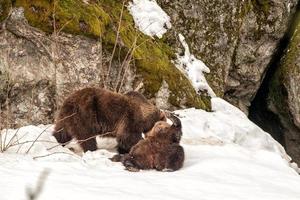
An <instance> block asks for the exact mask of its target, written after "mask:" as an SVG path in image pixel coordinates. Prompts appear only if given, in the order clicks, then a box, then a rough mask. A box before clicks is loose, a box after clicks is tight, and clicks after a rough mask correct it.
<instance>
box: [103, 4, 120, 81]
mask: <svg viewBox="0 0 300 200" xmlns="http://www.w3.org/2000/svg"><path fill="white" fill-rule="evenodd" d="M124 7H125V1H123V4H122V10H121V14H120V19H119V25H118V30H117V36H116V41H115V44H114V48H113V51H112V55H111V58H110V61H109V66H108V70H107V75H106V79H105V84H106V85H107V78H108V77H109V74H110V70H111V65H112V60H113V58H114V55H115V51H116V48H117V44H118V40H119V36H120V29H121V23H122V17H123V12H124Z"/></svg>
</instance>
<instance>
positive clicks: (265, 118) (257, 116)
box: [249, 1, 300, 147]
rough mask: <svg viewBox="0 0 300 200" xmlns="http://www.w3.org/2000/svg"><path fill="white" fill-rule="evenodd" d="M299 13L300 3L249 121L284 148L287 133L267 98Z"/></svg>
mask: <svg viewBox="0 0 300 200" xmlns="http://www.w3.org/2000/svg"><path fill="white" fill-rule="evenodd" d="M299 12H300V1H299V2H298V4H297V8H296V12H295V14H294V17H293V18H292V20H291V21H290V25H289V28H288V30H287V32H286V34H285V35H284V36H283V38H282V39H281V40H280V42H279V45H278V46H277V50H276V52H275V54H274V55H273V58H272V60H271V61H270V63H269V66H268V70H267V71H266V75H265V77H264V80H263V82H262V84H261V86H260V88H259V90H258V91H257V94H256V96H255V98H254V99H253V101H252V102H251V106H250V107H249V119H250V120H251V121H253V122H254V123H255V124H257V125H258V126H260V127H261V128H262V129H263V130H264V131H266V132H268V133H270V134H271V135H272V137H273V138H274V139H276V140H277V141H278V142H279V143H280V144H282V145H283V146H284V147H286V142H285V139H284V138H285V137H284V132H286V130H285V128H284V126H283V124H282V123H281V121H280V119H279V117H278V116H277V115H276V114H274V113H273V112H271V111H270V110H269V109H268V104H267V100H268V99H267V98H268V94H269V85H270V81H271V80H272V78H273V76H274V74H275V72H276V70H277V68H278V67H279V66H280V60H281V58H282V56H283V55H284V53H285V51H286V49H287V47H288V44H289V41H290V39H291V37H292V35H293V32H294V30H295V24H296V23H295V22H296V20H297V13H298V14H299Z"/></svg>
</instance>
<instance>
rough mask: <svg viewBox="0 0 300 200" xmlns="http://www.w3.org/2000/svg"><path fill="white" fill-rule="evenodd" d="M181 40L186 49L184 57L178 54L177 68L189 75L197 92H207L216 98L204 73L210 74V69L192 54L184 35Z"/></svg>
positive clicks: (180, 37) (180, 36)
mask: <svg viewBox="0 0 300 200" xmlns="http://www.w3.org/2000/svg"><path fill="white" fill-rule="evenodd" d="M179 40H180V42H181V44H182V46H183V47H184V55H183V56H180V55H178V54H177V61H176V66H177V68H178V69H179V70H180V71H181V72H183V73H184V74H186V75H187V77H188V78H189V79H190V81H191V83H192V85H193V86H194V88H195V90H196V91H197V92H200V91H207V93H208V95H209V96H211V97H215V96H216V94H215V93H214V91H213V90H212V89H211V87H210V86H209V84H208V83H207V81H206V79H205V76H204V73H210V70H209V68H208V67H207V66H206V65H205V64H204V63H203V62H202V61H201V60H199V59H197V58H196V57H195V56H194V55H192V54H191V53H190V49H189V46H188V44H187V43H186V41H185V38H184V37H183V35H181V34H179Z"/></svg>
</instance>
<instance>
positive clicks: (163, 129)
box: [146, 121, 171, 138]
mask: <svg viewBox="0 0 300 200" xmlns="http://www.w3.org/2000/svg"><path fill="white" fill-rule="evenodd" d="M170 127H171V125H170V124H168V123H167V122H165V121H158V122H156V123H155V124H154V126H153V128H152V129H151V130H150V131H149V132H148V133H147V134H146V138H147V137H158V136H163V135H164V134H167V132H168V130H169V129H170Z"/></svg>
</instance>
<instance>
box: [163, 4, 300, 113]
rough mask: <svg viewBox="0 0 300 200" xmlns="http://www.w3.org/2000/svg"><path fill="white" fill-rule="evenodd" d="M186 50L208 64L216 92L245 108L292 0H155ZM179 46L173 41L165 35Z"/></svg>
mask: <svg viewBox="0 0 300 200" xmlns="http://www.w3.org/2000/svg"><path fill="white" fill-rule="evenodd" d="M158 2H159V3H160V4H161V6H162V7H163V8H164V10H165V11H166V12H167V13H168V14H169V15H170V16H171V18H172V25H173V27H174V29H173V32H172V33H169V36H168V37H169V38H174V36H176V34H178V33H182V34H183V35H184V36H185V37H186V40H187V42H189V44H190V47H191V51H192V53H194V54H195V55H196V56H197V57H199V58H201V60H202V61H204V63H206V64H207V66H208V67H209V68H210V69H211V74H209V75H208V76H207V79H208V81H209V82H210V84H211V86H212V87H213V89H214V90H215V92H216V93H217V94H218V95H219V96H224V98H225V99H227V100H228V101H230V102H231V103H233V104H235V105H236V106H238V107H239V108H240V109H242V110H243V111H244V112H246V113H247V111H248V107H249V106H250V102H251V101H252V99H253V98H254V96H255V94H256V92H257V90H258V88H259V86H260V84H261V82H262V79H263V77H264V74H265V72H266V69H267V67H268V64H269V63H270V60H271V59H272V56H273V54H274V52H275V51H276V47H277V45H278V43H279V41H280V39H281V38H282V36H283V35H284V33H285V31H286V29H287V27H288V22H289V20H290V18H291V16H292V14H293V13H294V10H295V5H296V3H297V0H286V1H284V0H270V1H266V0H246V1H239V0H233V1H227V0H222V1H205V0H197V1H196V0H189V1H185V0H177V1H170V0H158ZM170 42H171V43H173V45H174V46H176V47H179V46H180V43H179V42H178V41H174V40H171V41H170Z"/></svg>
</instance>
